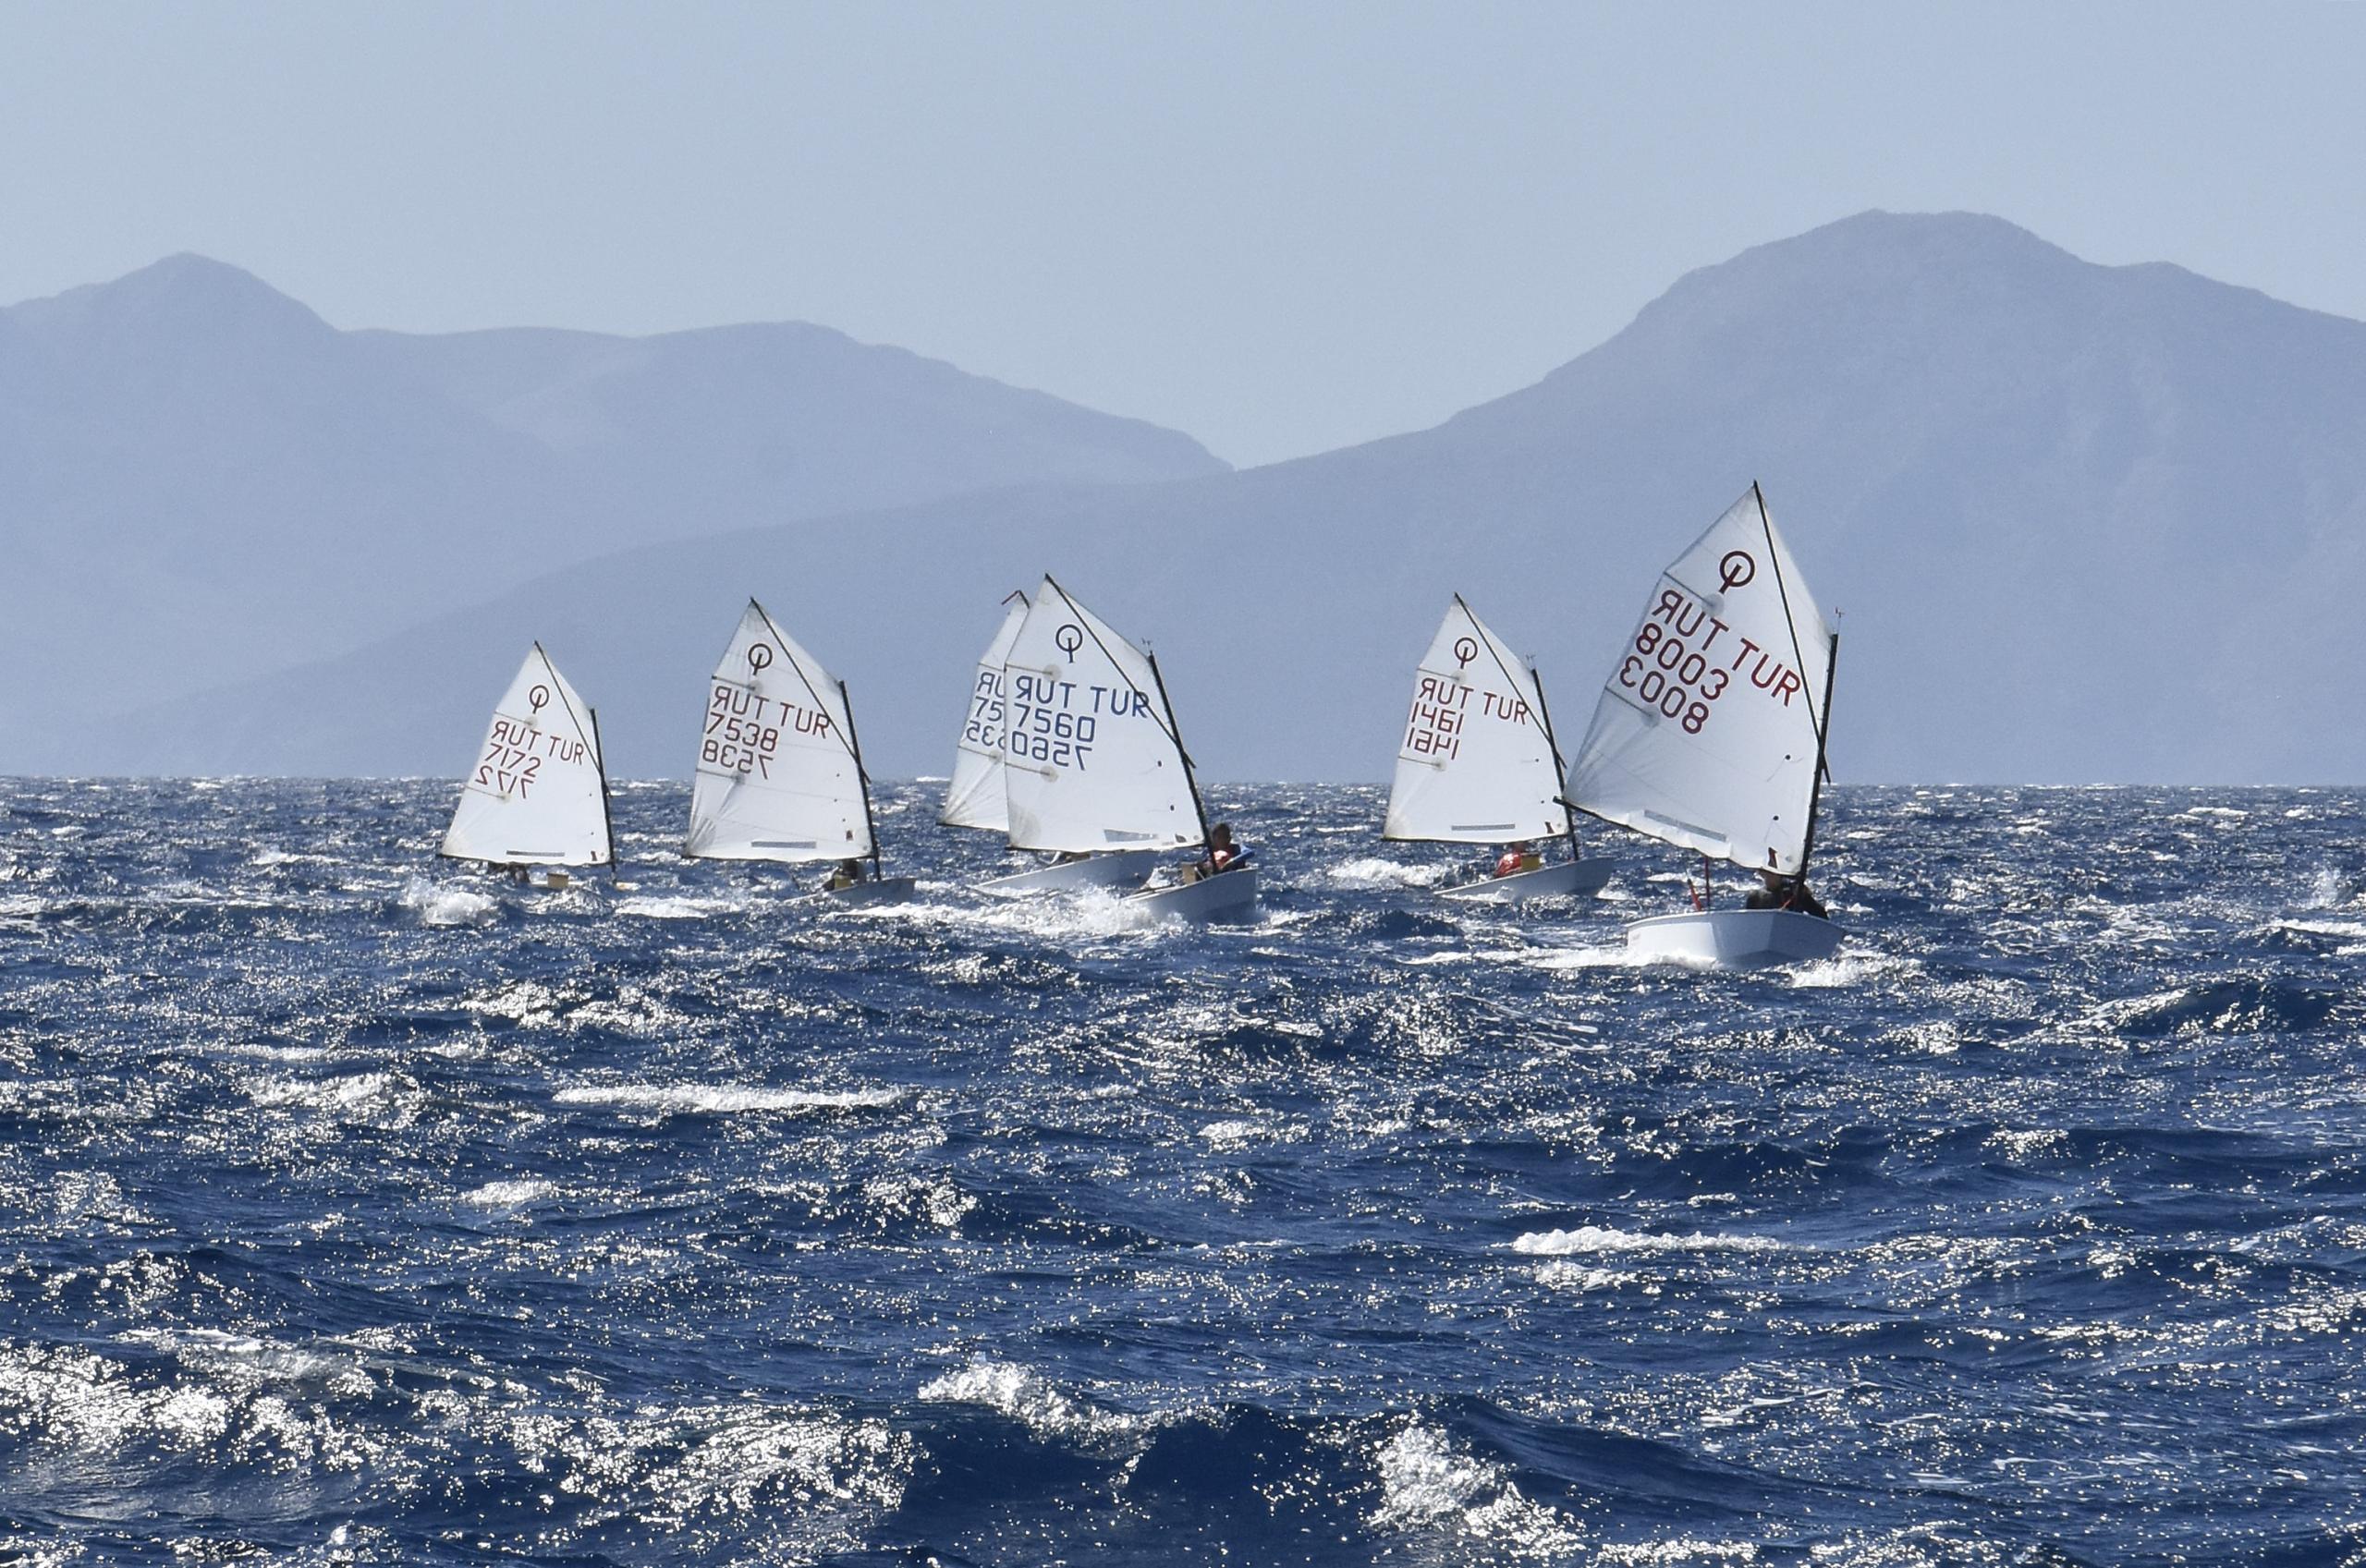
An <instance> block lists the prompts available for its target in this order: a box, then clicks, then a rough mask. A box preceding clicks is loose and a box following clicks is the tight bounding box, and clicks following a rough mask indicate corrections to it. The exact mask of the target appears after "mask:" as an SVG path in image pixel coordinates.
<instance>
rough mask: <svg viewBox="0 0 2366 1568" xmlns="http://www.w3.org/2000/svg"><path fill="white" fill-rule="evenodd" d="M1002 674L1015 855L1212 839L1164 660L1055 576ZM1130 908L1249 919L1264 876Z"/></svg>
mask: <svg viewBox="0 0 2366 1568" xmlns="http://www.w3.org/2000/svg"><path fill="white" fill-rule="evenodd" d="M1004 669H1005V673H1006V676H1007V680H1008V687H1007V694H1006V712H1007V723H1006V724H1005V726H1004V733H1003V792H1004V799H1005V803H1006V810H1007V813H1008V819H1009V824H1010V826H1009V833H1010V844H1011V847H1012V848H1014V849H1034V850H1044V851H1049V852H1052V853H1055V854H1071V855H1074V854H1086V855H1092V856H1093V857H1096V858H1097V857H1102V856H1104V855H1107V854H1108V853H1109V852H1111V851H1120V852H1126V853H1128V854H1129V855H1130V856H1132V857H1139V858H1140V859H1144V860H1154V859H1156V858H1158V857H1161V856H1162V855H1164V854H1166V853H1169V852H1172V851H1174V850H1177V849H1189V848H1192V847H1194V846H1196V845H1203V844H1205V843H1206V842H1207V841H1208V815H1207V808H1206V806H1205V804H1204V803H1203V802H1202V801H1201V798H1200V786H1199V782H1198V780H1197V778H1196V777H1195V776H1194V774H1193V772H1192V768H1191V759H1190V757H1189V754H1188V753H1186V752H1185V751H1184V749H1183V742H1182V740H1181V739H1180V737H1179V735H1178V733H1177V729H1176V724H1175V710H1174V708H1173V707H1172V705H1171V704H1169V703H1168V701H1167V699H1166V683H1165V681H1164V680H1163V679H1162V678H1161V677H1160V675H1159V673H1158V661H1157V660H1156V659H1154V658H1153V657H1152V656H1151V655H1150V654H1148V653H1145V652H1144V651H1142V650H1140V649H1139V648H1137V647H1135V646H1134V645H1133V644H1132V643H1130V642H1128V641H1127V640H1126V639H1125V638H1122V637H1120V636H1118V635H1117V633H1116V631H1114V630H1113V629H1111V627H1110V626H1109V625H1108V624H1107V623H1106V622H1104V621H1103V620H1102V619H1101V618H1100V617H1099V616H1097V615H1095V614H1092V612H1091V611H1089V610H1087V609H1086V608H1085V607H1084V606H1083V605H1081V604H1079V603H1078V602H1076V601H1075V600H1074V599H1072V598H1070V597H1069V596H1068V593H1067V590H1066V589H1063V588H1062V587H1060V585H1059V584H1058V583H1056V582H1054V581H1053V580H1052V579H1051V578H1050V577H1045V578H1044V579H1043V584H1042V586H1040V587H1039V588H1037V589H1036V590H1035V597H1034V599H1033V601H1032V602H1031V603H1030V604H1029V605H1028V609H1027V616H1026V619H1025V620H1024V621H1022V622H1021V623H1020V625H1019V628H1018V636H1017V637H1016V638H1013V640H1012V643H1011V647H1010V651H1009V653H1008V655H1007V658H1006V662H1005V665H1004ZM1081 864H1085V865H1091V864H1092V861H1090V860H1088V861H1085V862H1081ZM1046 869H1048V870H1052V871H1061V870H1066V869H1067V868H1065V867H1051V868H1046ZM1127 903H1128V904H1129V905H1131V906H1135V907H1137V908H1140V909H1142V910H1145V911H1147V912H1150V913H1153V914H1157V915H1161V916H1168V917H1173V918H1180V919H1188V920H1214V919H1226V918H1243V917H1246V916H1248V915H1249V914H1250V913H1252V912H1253V911H1254V910H1255V909H1256V907H1257V873H1256V871H1255V870H1254V869H1252V868H1250V867H1247V866H1242V867H1239V868H1238V869H1233V870H1227V871H1219V872H1216V873H1214V874H1213V875H1210V876H1205V877H1201V878H1200V879H1199V880H1197V881H1189V882H1183V883H1180V884H1178V885H1176V886H1172V887H1160V888H1151V889H1148V890H1145V891H1144V892H1141V893H1135V894H1133V895H1132V896H1131V897H1129V898H1128V900H1127Z"/></svg>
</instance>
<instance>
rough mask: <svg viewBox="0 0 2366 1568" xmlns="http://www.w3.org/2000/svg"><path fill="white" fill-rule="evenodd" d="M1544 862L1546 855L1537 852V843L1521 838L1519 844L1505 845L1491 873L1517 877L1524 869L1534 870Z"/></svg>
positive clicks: (1496, 858)
mask: <svg viewBox="0 0 2366 1568" xmlns="http://www.w3.org/2000/svg"><path fill="white" fill-rule="evenodd" d="M1543 864H1544V857H1543V856H1542V855H1539V854H1538V853H1536V845H1533V844H1531V843H1530V842H1529V841H1528V840H1527V839H1521V840H1520V841H1519V842H1518V843H1517V844H1507V845H1504V852H1503V853H1502V854H1501V855H1498V856H1496V857H1495V869H1494V871H1493V872H1492V873H1491V874H1492V875H1494V876H1498V877H1516V876H1518V875H1519V874H1520V873H1521V872H1522V871H1533V870H1535V869H1537V868H1538V867H1539V866H1542V865H1543Z"/></svg>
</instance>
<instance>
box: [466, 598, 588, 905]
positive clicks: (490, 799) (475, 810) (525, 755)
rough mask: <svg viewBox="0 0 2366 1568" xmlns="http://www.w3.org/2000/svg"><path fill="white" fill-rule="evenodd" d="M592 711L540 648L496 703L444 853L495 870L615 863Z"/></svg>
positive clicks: (528, 659)
mask: <svg viewBox="0 0 2366 1568" xmlns="http://www.w3.org/2000/svg"><path fill="white" fill-rule="evenodd" d="M590 711H591V710H590V709H589V708H587V707H586V706H585V705H584V702H583V699H581V698H579V697H578V696H577V695H576V694H575V688H574V687H571V686H569V685H567V679H566V677H565V676H563V675H560V674H559V673H558V666H557V665H555V664H554V663H552V662H551V659H550V655H548V654H547V653H544V652H543V645H542V644H541V643H539V642H538V643H536V644H534V646H533V648H532V649H531V650H530V651H529V652H528V653H527V655H526V660H525V662H524V663H522V664H521V665H519V666H518V674H517V676H516V678H514V679H513V680H511V682H510V683H509V689H508V690H507V691H506V692H505V693H503V694H502V698H501V700H500V701H499V702H497V703H495V704H494V710H493V722H492V723H491V724H490V725H488V726H487V728H486V730H485V739H484V745H483V747H482V748H480V750H479V751H478V754H477V760H476V762H475V764H474V765H473V766H472V767H471V768H470V771H469V775H468V777H467V778H466V779H465V780H463V781H462V783H461V785H460V799H459V803H458V805H457V806H456V807H455V808H453V811H452V825H451V826H450V827H449V828H448V829H447V830H445V834H444V843H443V845H442V847H441V848H440V849H439V850H438V851H437V853H438V854H440V855H443V856H444V857H446V858H449V859H454V860H482V861H487V862H490V863H493V864H496V865H513V866H599V865H605V864H606V863H608V861H609V860H611V859H612V858H613V857H614V849H613V845H612V843H611V840H610V835H609V832H608V808H607V781H606V774H605V772H604V766H603V763H602V759H601V755H600V736H599V728H598V725H597V723H589V724H587V723H585V720H584V715H585V714H587V713H589V712H590Z"/></svg>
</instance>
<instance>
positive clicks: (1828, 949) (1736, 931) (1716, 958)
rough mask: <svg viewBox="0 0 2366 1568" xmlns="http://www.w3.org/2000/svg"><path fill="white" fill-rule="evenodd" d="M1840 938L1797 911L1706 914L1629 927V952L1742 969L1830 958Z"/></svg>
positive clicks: (1837, 932) (1833, 930) (1829, 925)
mask: <svg viewBox="0 0 2366 1568" xmlns="http://www.w3.org/2000/svg"><path fill="white" fill-rule="evenodd" d="M1840 937H1841V930H1840V928H1839V927H1838V926H1835V925H1834V924H1833V923H1832V922H1831V921H1829V920H1819V919H1817V918H1815V917H1814V916H1812V915H1802V914H1800V913H1799V911H1797V910H1795V909H1707V910H1702V911H1700V912H1699V913H1696V914H1691V915H1661V916H1658V917H1656V918H1653V919H1649V920H1637V921H1635V922H1634V923H1633V924H1632V925H1629V926H1628V928H1627V951H1628V954H1629V955H1631V956H1633V957H1637V958H1641V959H1644V960H1646V961H1650V962H1657V961H1659V960H1662V959H1667V960H1673V961H1675V962H1677V963H1683V964H1707V965H1714V966H1717V967H1719V968H1724V969H1744V968H1749V967H1750V966H1754V965H1759V964H1789V963H1796V962H1798V961H1800V960H1802V959H1811V958H1829V957H1831V956H1832V954H1833V953H1834V952H1835V950H1836V949H1837V948H1838V947H1839V946H1840Z"/></svg>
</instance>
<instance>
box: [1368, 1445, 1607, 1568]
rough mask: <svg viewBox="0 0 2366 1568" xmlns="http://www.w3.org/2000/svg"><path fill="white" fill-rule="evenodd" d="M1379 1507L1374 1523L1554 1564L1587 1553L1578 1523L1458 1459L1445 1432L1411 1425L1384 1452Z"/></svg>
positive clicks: (1481, 1466)
mask: <svg viewBox="0 0 2366 1568" xmlns="http://www.w3.org/2000/svg"><path fill="white" fill-rule="evenodd" d="M1379 1465H1380V1507H1379V1508H1378V1509H1376V1510H1374V1511H1373V1513H1372V1523H1373V1524H1374V1525H1379V1526H1382V1527H1384V1528H1394V1529H1400V1530H1413V1529H1426V1530H1438V1529H1445V1530H1452V1531H1455V1532H1457V1533H1458V1534H1463V1535H1469V1536H1473V1537H1476V1538H1479V1539H1482V1540H1487V1541H1495V1542H1500V1543H1502V1544H1503V1545H1505V1546H1507V1547H1509V1548H1511V1549H1512V1550H1514V1551H1515V1552H1517V1553H1518V1554H1519V1555H1521V1556H1524V1557H1534V1558H1538V1559H1541V1560H1546V1561H1553V1560H1558V1559H1562V1558H1566V1557H1568V1556H1570V1555H1572V1554H1573V1553H1575V1552H1576V1551H1577V1550H1579V1549H1580V1548H1581V1547H1582V1546H1583V1545H1584V1538H1582V1537H1581V1536H1579V1534H1578V1532H1577V1529H1576V1528H1575V1526H1574V1524H1573V1523H1572V1521H1570V1520H1569V1519H1568V1518H1567V1517H1566V1516H1565V1515H1563V1514H1562V1513H1559V1512H1558V1511H1557V1510H1555V1509H1553V1508H1551V1507H1549V1506H1547V1505H1546V1504H1543V1503H1541V1502H1534V1501H1530V1500H1529V1499H1528V1498H1527V1497H1525V1496H1523V1495H1522V1494H1521V1492H1520V1489H1519V1484H1518V1482H1516V1481H1514V1480H1513V1479H1512V1478H1511V1477H1509V1476H1507V1475H1506V1474H1505V1472H1504V1468H1503V1466H1501V1465H1491V1464H1489V1463H1487V1462H1486V1461H1484V1460H1482V1459H1475V1458H1473V1457H1471V1456H1470V1455H1469V1454H1467V1453H1456V1452H1455V1451H1454V1447H1453V1445H1452V1444H1451V1443H1449V1442H1448V1441H1447V1440H1446V1436H1445V1433H1444V1432H1441V1431H1439V1430H1438V1429H1437V1428H1434V1427H1425V1426H1423V1425H1421V1423H1420V1422H1418V1421H1415V1422H1409V1423H1408V1424H1407V1425H1406V1427H1405V1428H1404V1429H1403V1430H1401V1431H1399V1432H1398V1433H1397V1434H1396V1436H1395V1437H1393V1438H1391V1439H1389V1440H1388V1441H1387V1442H1385V1443H1384V1444H1382V1445H1381V1449H1380V1453H1379Z"/></svg>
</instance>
